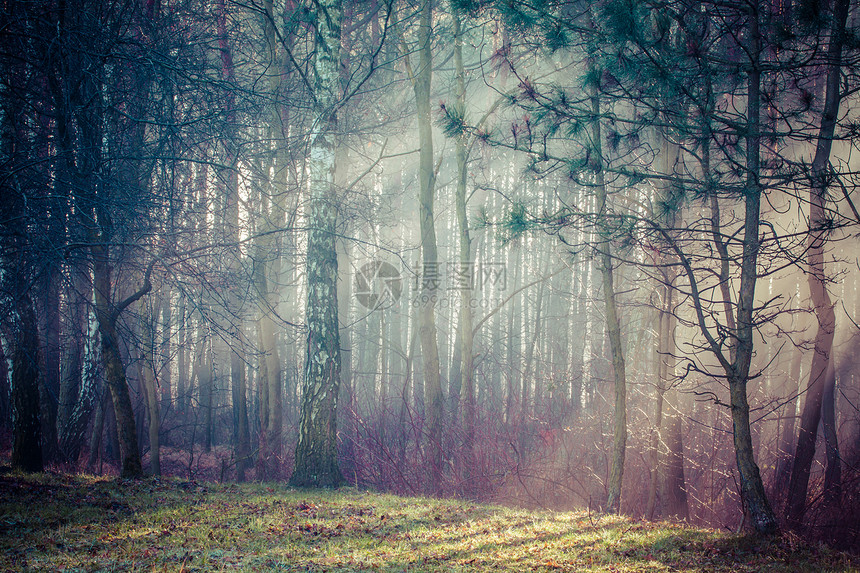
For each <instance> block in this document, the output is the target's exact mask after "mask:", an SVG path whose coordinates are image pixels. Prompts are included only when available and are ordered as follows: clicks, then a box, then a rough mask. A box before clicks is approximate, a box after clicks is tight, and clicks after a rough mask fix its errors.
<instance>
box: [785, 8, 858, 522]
mask: <svg viewBox="0 0 860 573" xmlns="http://www.w3.org/2000/svg"><path fill="white" fill-rule="evenodd" d="M849 4H850V2H849V0H835V5H834V9H833V28H832V30H831V37H830V44H829V46H828V53H827V62H828V65H827V80H826V87H825V90H826V91H825V95H824V110H823V113H822V117H821V125H820V126H819V131H818V141H817V145H816V149H815V157H814V158H813V160H812V173H811V178H812V186H811V188H810V190H809V238H808V242H809V250H808V251H807V264H808V265H809V274H808V275H807V281H808V283H809V292H810V296H811V298H812V304H813V305H814V307H815V316H816V318H817V319H818V331H817V332H816V335H815V348H814V351H813V355H812V367H811V369H810V371H809V383H808V385H807V388H806V400H805V402H804V404H803V412H802V413H801V416H800V432H799V435H798V437H797V448H796V449H795V452H794V464H793V465H792V468H791V481H790V482H789V486H788V502H787V504H786V518H787V520H788V523H789V525H790V526H792V527H797V526H799V525H800V522H801V521H802V519H803V514H804V512H805V511H806V493H807V489H808V486H809V472H810V469H811V467H812V459H813V457H814V456H815V439H816V437H817V435H818V423H819V421H820V419H821V407H822V403H823V399H824V391H825V387H826V385H827V372H828V369H829V368H830V363H831V361H832V356H831V354H832V350H833V335H834V332H835V331H836V313H835V312H834V311H833V303H832V302H831V300H830V294H829V293H828V292H827V282H828V276H827V272H826V270H825V266H824V247H825V243H826V241H827V233H828V228H829V226H830V221H829V220H830V215H829V214H828V213H827V211H826V202H827V187H828V184H829V175H830V174H829V170H830V165H829V164H830V149H831V147H832V144H833V134H834V131H835V129H836V121H837V119H838V117H837V116H838V113H839V103H840V97H841V96H840V77H841V60H842V44H843V42H844V35H845V24H846V21H847V19H848V7H849Z"/></svg>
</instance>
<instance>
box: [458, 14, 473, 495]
mask: <svg viewBox="0 0 860 573" xmlns="http://www.w3.org/2000/svg"><path fill="white" fill-rule="evenodd" d="M453 19H454V73H455V74H456V97H457V103H456V105H457V106H458V107H459V110H458V112H459V114H460V115H461V117H463V118H464V119H465V114H466V73H465V70H464V67H463V32H462V30H461V25H462V23H461V20H462V15H461V14H460V12H459V11H458V10H455V12H454V14H453ZM456 157H457V190H456V195H455V201H454V202H455V206H456V211H457V226H458V230H459V234H460V237H459V239H460V265H459V269H458V271H459V273H458V275H457V279H458V282H457V285H456V286H457V287H458V290H459V293H460V320H459V322H458V325H457V326H458V329H459V330H458V333H457V340H458V341H459V344H460V347H459V358H460V360H461V366H460V387H461V389H462V393H461V396H462V398H461V399H462V401H463V404H462V408H461V410H462V413H463V425H464V428H463V429H464V438H463V459H462V461H461V468H462V470H463V471H462V474H463V479H464V481H465V482H466V488H467V489H466V491H467V492H470V491H473V489H472V486H471V485H470V484H469V480H470V478H471V477H472V475H471V474H472V469H473V467H474V463H475V452H474V448H475V418H476V412H475V409H476V404H475V350H474V334H473V332H472V328H473V327H472V303H473V300H474V299H473V297H472V283H473V280H474V272H475V269H474V262H473V260H472V239H471V237H470V236H469V217H468V213H467V212H466V201H467V196H466V191H467V185H468V177H469V171H468V148H467V141H466V135H465V134H460V135H459V137H457V149H456Z"/></svg>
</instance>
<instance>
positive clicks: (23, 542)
mask: <svg viewBox="0 0 860 573" xmlns="http://www.w3.org/2000/svg"><path fill="white" fill-rule="evenodd" d="M234 570H239V571H446V572H450V571H490V570H492V571H517V572H525V571H622V572H633V571H636V572H639V571H702V572H704V571H707V572H732V573H740V572H747V571H749V572H753V571H756V572H758V571H792V572H797V571H815V572H818V571H860V561H858V560H857V558H851V557H849V556H848V555H846V554H842V553H838V552H835V551H832V550H830V549H827V548H825V547H823V546H820V545H810V544H807V543H805V542H803V541H802V540H801V539H799V538H798V537H796V536H793V535H791V534H785V535H783V536H780V537H776V538H773V539H769V540H756V539H754V538H750V537H743V536H738V535H732V534H728V533H725V532H719V531H714V530H708V529H701V528H693V527H685V526H682V525H677V524H669V523H648V522H642V521H634V520H630V519H627V518H624V517H617V516H605V515H597V514H593V513H588V512H585V511H578V512H566V513H560V512H543V511H525V510H515V509H509V508H503V507H497V506H489V505H480V504H473V503H469V502H463V501H458V500H439V499H424V498H403V497H397V496H393V495H381V494H375V493H369V492H364V491H359V490H355V489H343V490H338V491H317V490H304V491H297V490H292V489H289V488H287V487H285V486H283V485H280V484H242V485H235V484H210V483H198V482H189V481H181V480H177V479H155V478H148V479H145V480H140V481H125V480H118V479H116V478H100V477H93V476H80V475H66V474H56V473H46V474H33V475H30V474H16V473H5V474H3V475H0V571H234Z"/></svg>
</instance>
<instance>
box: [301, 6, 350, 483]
mask: <svg viewBox="0 0 860 573" xmlns="http://www.w3.org/2000/svg"><path fill="white" fill-rule="evenodd" d="M317 6H318V10H319V12H318V13H317V18H316V28H317V35H316V38H317V42H316V57H315V60H314V71H315V74H314V80H315V85H314V94H315V96H316V109H315V115H316V117H315V122H314V125H315V129H314V132H313V134H312V141H311V149H310V164H309V173H310V213H309V218H308V252H307V284H308V299H307V307H306V324H307V329H308V346H307V356H306V359H305V377H304V383H303V386H302V408H301V417H300V420H299V439H298V444H297V445H296V458H295V469H294V470H293V474H292V476H291V477H290V484H291V485H292V486H295V487H337V486H339V485H340V484H341V483H342V482H343V476H342V475H341V472H340V467H339V466H338V458H337V398H338V392H339V390H340V331H339V328H340V325H339V324H338V312H337V311H338V308H337V249H336V244H335V232H336V222H337V205H336V204H335V200H336V197H335V188H334V175H335V167H336V162H335V157H336V153H335V149H336V145H335V137H336V136H337V112H336V105H337V104H338V102H339V91H340V90H339V84H340V75H339V66H340V42H341V18H342V14H343V7H342V3H341V1H340V0H321V1H320V2H319V3H318V4H317Z"/></svg>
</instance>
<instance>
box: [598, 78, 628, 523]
mask: <svg viewBox="0 0 860 573" xmlns="http://www.w3.org/2000/svg"><path fill="white" fill-rule="evenodd" d="M592 89H594V88H592ZM595 91H596V90H595ZM591 113H592V125H593V127H592V130H593V131H592V138H591V139H592V147H593V148H592V149H591V150H590V151H591V153H592V154H593V156H594V157H593V158H592V161H594V162H595V163H594V165H593V168H594V172H595V178H596V181H595V189H596V190H597V216H598V217H599V220H600V221H601V223H600V231H601V232H600V236H599V237H598V240H599V244H598V247H597V249H598V261H599V267H600V275H601V278H602V286H603V304H604V307H605V316H606V333H607V335H608V337H609V348H610V353H611V356H612V371H613V376H614V387H615V413H614V416H613V431H612V461H611V465H610V468H609V480H608V497H607V501H606V508H607V510H608V511H610V512H612V513H619V512H620V511H621V484H622V481H623V477H624V454H625V449H626V447H627V375H626V373H625V364H624V348H623V346H622V343H621V324H620V322H619V318H618V307H617V305H616V301H615V287H614V285H613V276H612V275H613V268H612V249H611V246H610V241H611V238H610V235H611V229H609V227H608V226H607V225H606V217H607V216H608V212H607V209H606V198H607V194H606V184H605V182H604V179H603V158H602V150H601V146H602V143H601V142H602V140H601V133H600V132H601V129H600V100H599V97H598V96H597V95H596V93H595V94H593V95H592V96H591Z"/></svg>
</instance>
